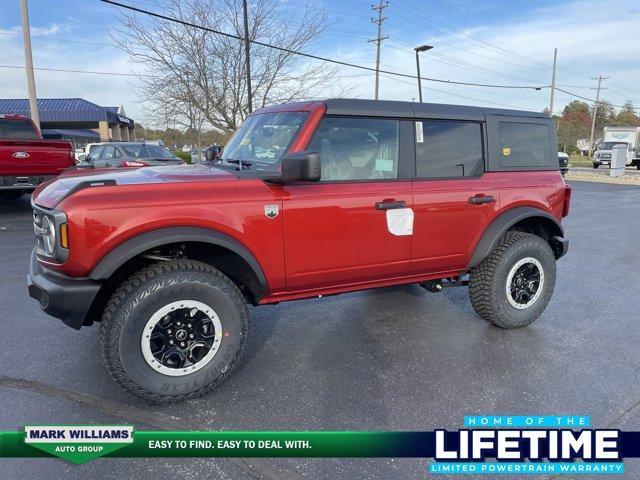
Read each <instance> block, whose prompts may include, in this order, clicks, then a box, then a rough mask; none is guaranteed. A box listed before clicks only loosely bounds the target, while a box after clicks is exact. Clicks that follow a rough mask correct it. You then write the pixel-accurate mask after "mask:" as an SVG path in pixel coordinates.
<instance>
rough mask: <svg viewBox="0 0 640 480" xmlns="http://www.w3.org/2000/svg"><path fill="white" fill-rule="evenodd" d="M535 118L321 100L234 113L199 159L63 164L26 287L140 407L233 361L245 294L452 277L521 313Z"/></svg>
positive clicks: (556, 250) (533, 204)
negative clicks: (225, 136) (207, 162)
mask: <svg viewBox="0 0 640 480" xmlns="http://www.w3.org/2000/svg"><path fill="white" fill-rule="evenodd" d="M557 152H558V151H557V146H556V137H555V128H554V125H553V122H552V120H551V119H550V118H549V117H548V116H547V115H545V114H541V113H535V112H521V111H510V110H496V109H485V108H477V107H465V106H453V105H436V104H415V103H405V102H383V101H368V100H348V99H332V100H325V101H315V102H307V103H291V104H286V105H279V106H275V107H269V108H264V109H262V110H259V111H256V112H255V113H253V114H252V115H250V116H249V117H248V118H247V119H246V121H245V122H244V124H243V125H242V127H241V128H240V129H239V130H238V131H237V132H236V134H235V136H234V137H233V138H232V139H231V141H230V142H229V144H228V145H227V147H226V148H225V150H224V154H223V155H222V159H221V163H220V164H216V166H215V167H213V166H204V165H183V166H168V167H148V168H142V169H129V170H123V171H113V172H109V171H106V172H105V171H102V172H93V173H91V172H89V173H87V172H86V171H85V172H84V173H85V174H84V175H82V174H81V173H82V172H72V173H69V174H67V175H65V176H63V177H61V178H60V179H58V180H57V181H55V182H53V183H50V184H48V185H47V186H45V187H41V188H39V189H38V191H37V192H36V194H35V195H34V197H33V208H34V226H35V231H36V236H37V239H36V246H35V249H34V251H33V254H32V257H31V265H30V274H29V276H28V284H29V293H30V295H31V296H32V297H33V298H35V299H38V300H39V301H40V304H41V306H42V309H43V310H44V311H45V312H46V313H48V314H50V315H52V316H54V317H57V318H59V319H61V320H62V321H63V322H64V323H66V324H67V325H69V326H71V327H73V328H76V329H79V328H80V327H82V326H83V325H91V324H92V323H94V322H99V323H100V345H101V349H102V354H103V356H104V360H105V363H106V367H107V369H108V370H109V372H110V373H111V375H112V376H113V378H114V379H115V381H116V382H117V383H118V384H119V385H121V386H122V387H123V388H125V389H126V390H128V391H129V392H131V393H133V394H135V395H138V396H140V397H142V398H144V399H146V400H148V401H152V402H169V401H177V400H183V399H187V398H192V397H195V396H197V395H201V394H203V393H206V392H209V391H210V390H212V389H213V388H214V387H215V386H216V385H218V384H219V383H220V382H222V381H223V380H224V379H225V377H227V376H228V375H229V374H230V373H231V372H232V371H233V369H234V367H236V366H237V364H238V362H239V360H240V357H241V355H242V352H243V350H244V348H245V345H246V343H247V336H248V334H249V314H248V310H247V305H248V304H251V305H264V304H269V303H277V302H282V301H285V300H297V299H303V298H311V297H322V296H324V295H334V294H338V293H343V292H351V291H356V290H364V289H370V288H377V287H386V286H390V285H398V284H411V283H416V284H420V285H422V286H423V287H424V288H426V289H427V290H430V291H439V290H441V289H442V287H443V286H468V288H469V294H470V298H471V304H472V305H473V308H474V309H475V310H476V312H477V313H478V314H479V315H480V316H481V317H483V318H484V319H486V320H488V321H489V322H491V323H493V324H494V325H497V326H498V327H502V328H517V327H522V326H524V325H528V324H530V323H531V322H533V321H534V320H535V319H536V318H538V317H539V316H540V315H541V314H542V312H543V310H544V309H545V307H546V306H547V303H548V302H549V300H550V298H551V294H552V292H553V289H554V285H555V280H556V260H557V259H558V258H560V257H561V256H563V255H564V254H565V253H566V251H567V248H568V241H567V239H566V238H565V236H564V231H563V228H562V226H561V225H560V221H561V219H562V218H563V217H564V216H566V215H567V213H568V211H569V201H570V193H571V190H570V187H568V186H567V185H566V184H565V182H564V180H563V179H562V176H561V175H560V172H559V171H558V153H557Z"/></svg>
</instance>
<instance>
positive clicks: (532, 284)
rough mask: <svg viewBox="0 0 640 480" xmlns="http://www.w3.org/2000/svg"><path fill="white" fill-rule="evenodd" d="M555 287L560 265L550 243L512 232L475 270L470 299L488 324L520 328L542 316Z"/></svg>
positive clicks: (536, 237) (472, 276)
mask: <svg viewBox="0 0 640 480" xmlns="http://www.w3.org/2000/svg"><path fill="white" fill-rule="evenodd" d="M555 283H556V261H555V256H554V255H553V251H552V250H551V247H550V246H549V244H548V243H547V241H546V240H544V239H543V238H541V237H538V236H537V235H532V234H530V233H524V232H515V231H511V232H507V233H506V234H505V235H504V236H503V237H502V238H501V239H500V241H499V242H498V245H497V246H496V247H495V248H494V250H493V251H492V252H491V253H490V254H489V256H488V257H487V258H485V259H484V260H483V261H482V262H481V263H480V265H478V266H477V267H475V268H473V269H472V270H471V274H470V278H469V297H470V299H471V304H472V305H473V308H474V310H475V311H476V313H478V315H480V316H481V317H482V318H484V319H485V320H487V321H489V322H491V323H493V324H494V325H496V326H498V327H501V328H508V329H511V328H519V327H524V326H525V325H529V324H530V323H532V322H533V321H534V320H536V319H537V318H538V317H539V316H540V315H541V314H542V312H543V311H544V309H545V308H546V306H547V304H548V303H549V300H550V299H551V294H552V293H553V289H554V287H555Z"/></svg>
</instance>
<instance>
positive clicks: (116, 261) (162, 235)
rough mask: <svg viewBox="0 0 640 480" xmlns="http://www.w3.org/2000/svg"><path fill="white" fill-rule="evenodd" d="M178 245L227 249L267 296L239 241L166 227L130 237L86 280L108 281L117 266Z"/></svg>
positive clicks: (254, 265)
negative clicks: (167, 246)
mask: <svg viewBox="0 0 640 480" xmlns="http://www.w3.org/2000/svg"><path fill="white" fill-rule="evenodd" d="M180 242H201V243H209V244H211V245H215V246H219V247H223V248H226V249H228V250H230V251H232V252H234V253H236V254H237V255H239V256H240V257H241V258H242V259H243V260H244V261H245V262H247V264H248V265H249V266H250V267H251V269H252V270H253V273H255V275H256V277H257V279H258V282H259V284H260V289H261V292H257V295H258V296H262V295H266V293H267V292H268V287H267V280H266V277H265V275H264V271H263V270H262V267H261V266H260V263H258V260H256V258H255V257H254V256H253V254H252V253H251V252H250V251H249V250H248V249H247V248H246V247H245V246H244V245H242V244H241V243H240V242H239V241H238V240H236V239H235V238H233V237H231V236H230V235H227V234H225V233H222V232H219V231H217V230H213V229H210V228H202V227H166V228H158V229H156V230H150V231H148V232H145V233H141V234H139V235H136V236H135V237H132V238H130V239H128V240H126V241H124V242H123V243H121V244H120V245H118V246H117V247H115V248H114V249H113V250H111V251H110V252H109V253H107V254H106V255H105V256H104V257H102V259H101V260H100V261H99V262H98V263H97V264H96V266H95V267H94V268H93V270H92V271H91V273H90V274H89V278H91V279H92V280H106V279H108V278H109V277H110V276H111V275H112V274H113V273H114V272H115V271H116V270H117V269H118V268H119V267H120V266H122V265H124V264H125V263H126V262H127V261H129V260H131V259H132V258H134V257H136V256H137V255H140V254H141V253H143V252H145V251H147V250H150V249H152V248H155V247H159V246H161V245H166V244H169V243H180Z"/></svg>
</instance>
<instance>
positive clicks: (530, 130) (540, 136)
mask: <svg viewBox="0 0 640 480" xmlns="http://www.w3.org/2000/svg"><path fill="white" fill-rule="evenodd" d="M498 162H499V164H500V166H501V167H518V168H527V167H535V168H537V167H548V166H551V164H552V158H551V140H550V135H549V127H548V126H547V125H545V124H540V123H520V122H498Z"/></svg>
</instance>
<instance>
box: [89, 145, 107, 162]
mask: <svg viewBox="0 0 640 480" xmlns="http://www.w3.org/2000/svg"><path fill="white" fill-rule="evenodd" d="M103 150H104V147H98V148H93V149H92V150H91V153H89V155H87V158H86V160H87V161H88V162H96V161H97V160H98V159H99V158H100V154H101V153H102V151H103Z"/></svg>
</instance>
